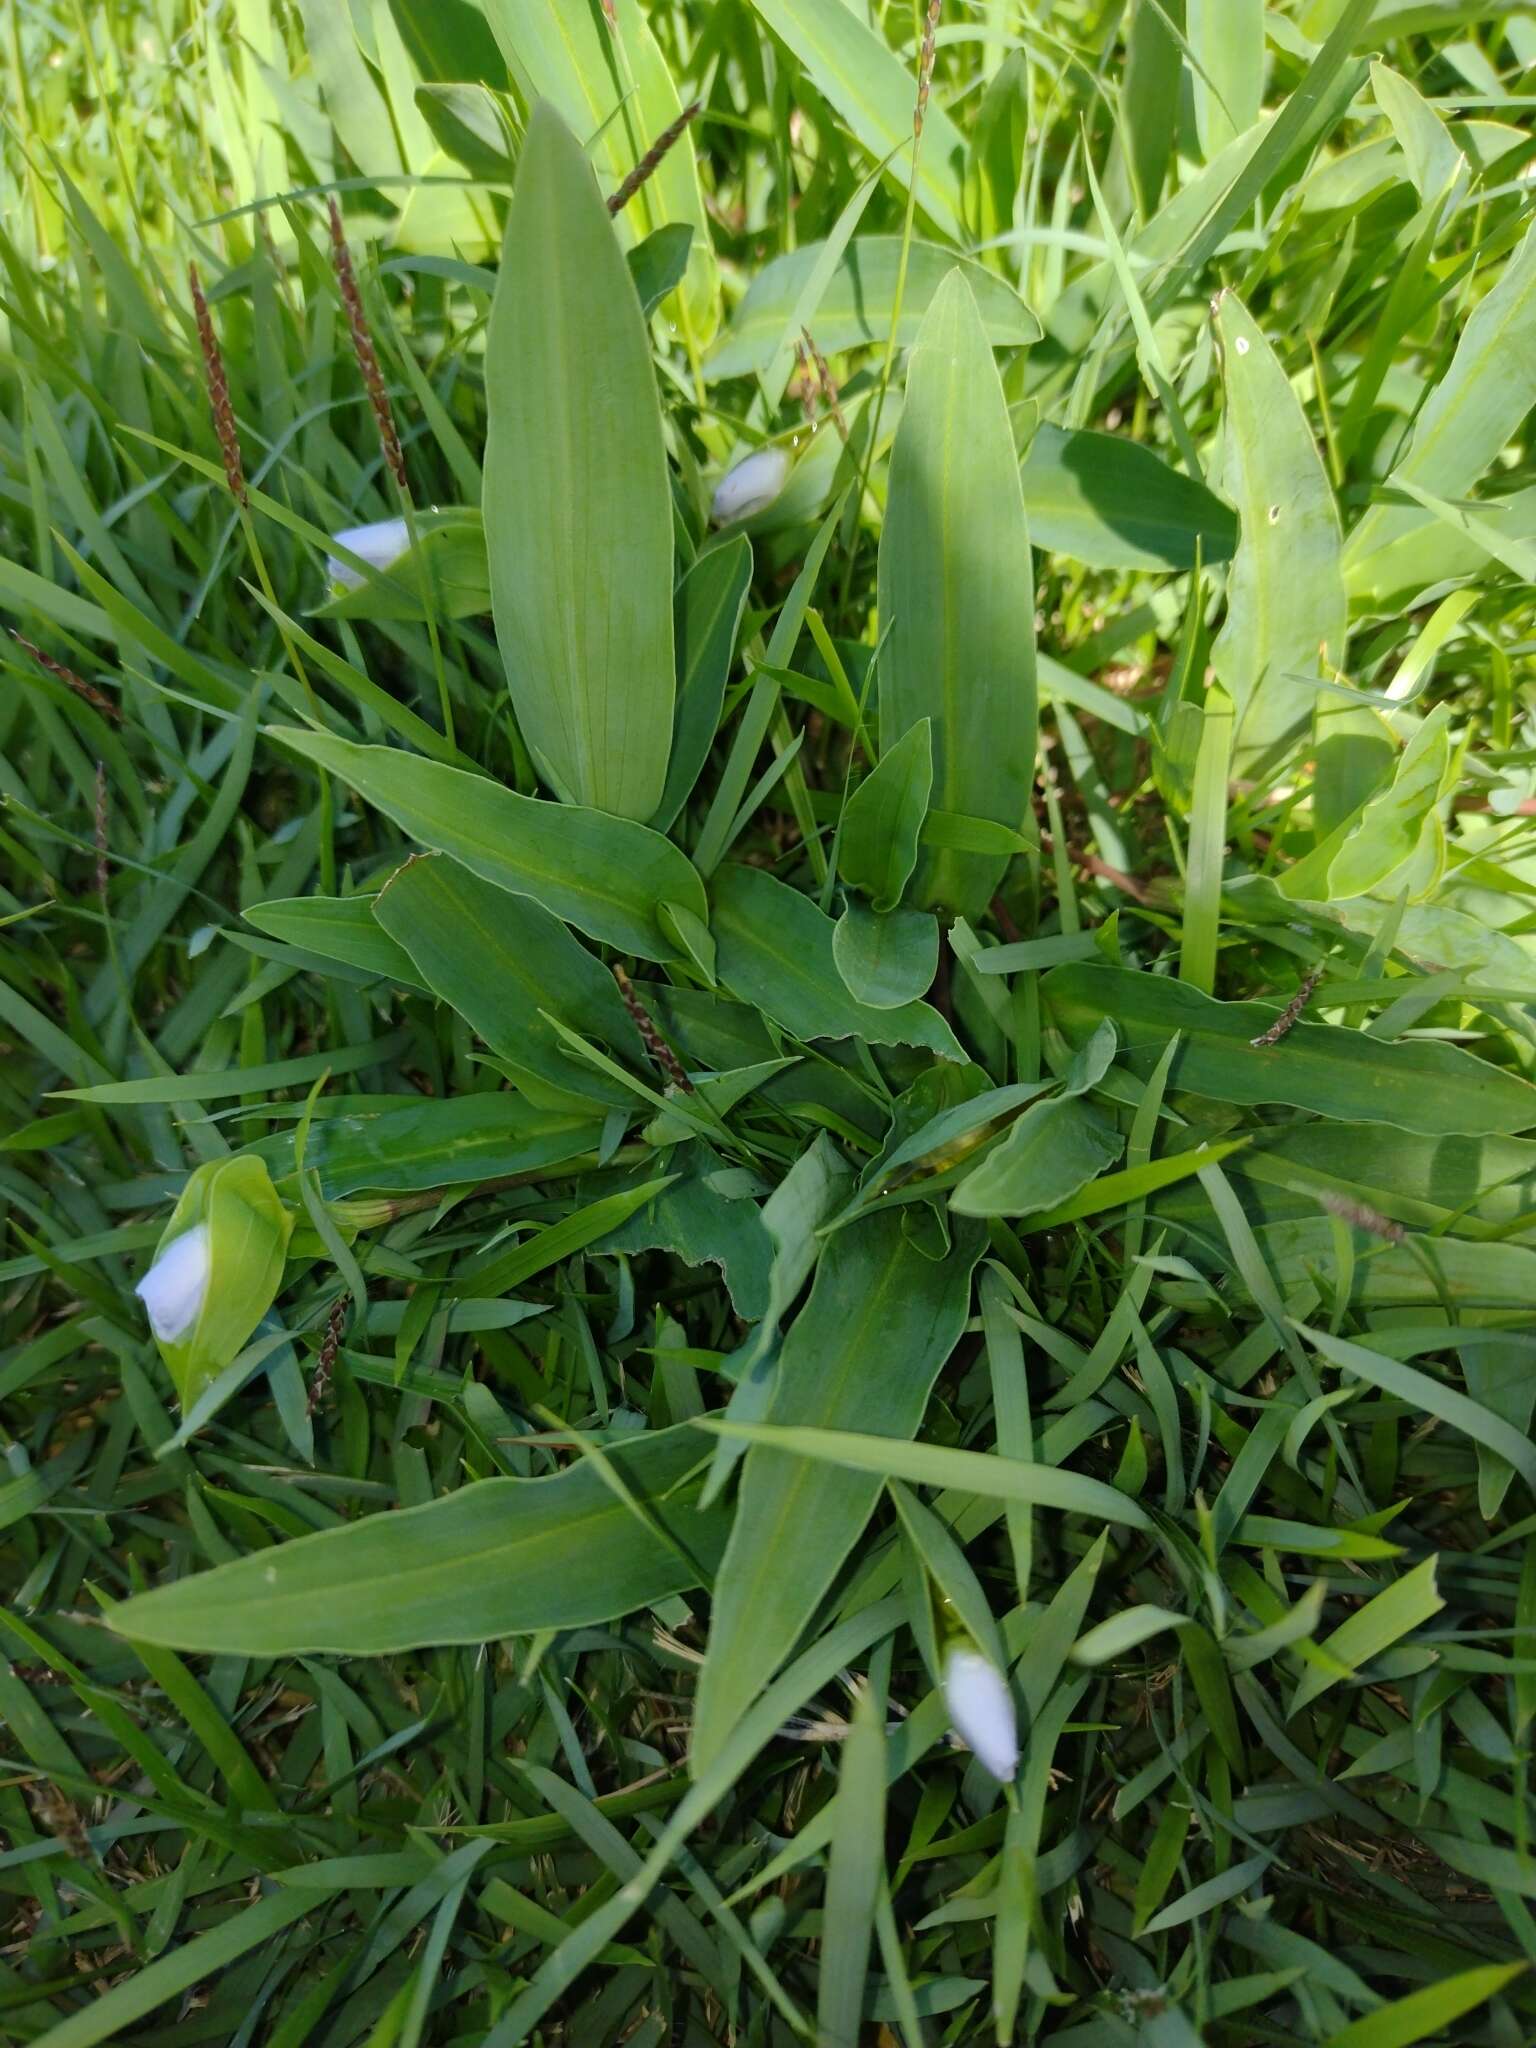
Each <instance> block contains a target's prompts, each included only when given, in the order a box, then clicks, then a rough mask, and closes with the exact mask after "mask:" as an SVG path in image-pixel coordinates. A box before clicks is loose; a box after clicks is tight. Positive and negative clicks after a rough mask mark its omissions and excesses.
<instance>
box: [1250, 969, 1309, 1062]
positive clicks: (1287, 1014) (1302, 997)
mask: <svg viewBox="0 0 1536 2048" xmlns="http://www.w3.org/2000/svg"><path fill="white" fill-rule="evenodd" d="M1322 978H1323V963H1322V961H1321V960H1319V961H1318V963H1317V965H1316V966H1315V967H1314V968H1313V969H1312V971H1311V973H1310V974H1308V976H1307V978H1306V980H1305V981H1304V982H1303V983H1302V984H1301V987H1300V988H1299V989H1297V991H1296V993H1295V995H1293V996H1292V997H1291V1000H1290V1001H1289V1002H1288V1003H1287V1004H1286V1006H1285V1008H1284V1009H1283V1010H1282V1011H1281V1012H1280V1014H1279V1016H1278V1017H1277V1018H1276V1019H1275V1021H1274V1023H1273V1024H1271V1025H1270V1027H1269V1029H1268V1030H1267V1031H1261V1032H1260V1033H1259V1035H1258V1037H1257V1038H1250V1039H1249V1041H1248V1043H1249V1044H1250V1045H1278V1044H1279V1043H1280V1041H1281V1039H1282V1038H1284V1037H1285V1035H1286V1033H1287V1032H1289V1031H1291V1030H1293V1029H1294V1028H1295V1026H1296V1024H1297V1022H1298V1020H1299V1019H1300V1016H1301V1013H1302V1011H1303V1010H1304V1009H1305V1008H1306V1007H1307V1005H1308V1003H1310V1002H1311V1000H1312V997H1313V994H1314V992H1315V991H1316V988H1317V984H1318V983H1319V982H1320V981H1321V980H1322Z"/></svg>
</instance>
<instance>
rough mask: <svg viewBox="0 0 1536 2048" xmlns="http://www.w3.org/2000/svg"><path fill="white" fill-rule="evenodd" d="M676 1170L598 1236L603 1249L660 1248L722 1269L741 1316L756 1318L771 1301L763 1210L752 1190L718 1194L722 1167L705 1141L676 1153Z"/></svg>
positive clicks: (770, 1250)
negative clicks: (656, 1191) (624, 1218)
mask: <svg viewBox="0 0 1536 2048" xmlns="http://www.w3.org/2000/svg"><path fill="white" fill-rule="evenodd" d="M672 1164H673V1168H674V1171H675V1172H676V1173H677V1176H678V1177H677V1179H675V1180H674V1181H673V1183H672V1185H671V1186H670V1187H669V1188H666V1189H665V1190H663V1192H662V1193H661V1194H659V1195H658V1196H657V1197H656V1199H655V1200H654V1201H652V1202H647V1203H646V1205H645V1206H644V1207H643V1208H642V1209H640V1210H638V1211H637V1212H636V1213H635V1214H634V1215H633V1216H631V1217H630V1218H629V1220H628V1222H626V1223H622V1224H620V1226H619V1228H618V1229H617V1230H615V1231H613V1232H611V1233H610V1234H609V1235H608V1236H606V1237H604V1238H601V1239H599V1240H598V1242H597V1246H596V1249H597V1250H598V1251H599V1252H603V1253H607V1252H640V1251H651V1250H654V1249H657V1248H660V1249H661V1250H664V1251H668V1252H671V1253H672V1254H673V1256H674V1257H676V1258H679V1259H682V1260H683V1261H684V1262H685V1264H687V1265H690V1266H702V1265H704V1264H706V1263H709V1264H713V1265H716V1266H718V1267H719V1268H720V1271H721V1274H722V1275H723V1277H724V1279H725V1284H726V1287H727V1289H728V1291H729V1293H730V1297H731V1304H732V1306H733V1307H734V1309H735V1311H736V1313H737V1315H739V1316H740V1317H741V1319H742V1320H743V1322H748V1323H755V1322H756V1321H757V1320H758V1319H759V1317H761V1316H762V1315H763V1314H764V1313H765V1312H766V1310H767V1308H768V1304H769V1286H768V1281H769V1270H770V1267H771V1265H772V1261H773V1242H772V1240H771V1239H770V1237H769V1235H768V1232H767V1230H766V1229H765V1228H764V1225H763V1214H762V1211H761V1209H759V1207H758V1205H757V1203H756V1202H755V1201H753V1200H752V1199H751V1197H750V1196H749V1195H746V1194H738V1195H734V1196H732V1195H726V1194H722V1193H721V1192H720V1182H721V1178H722V1166H721V1162H720V1160H719V1159H718V1158H717V1157H716V1155H715V1154H714V1153H713V1152H711V1151H710V1149H709V1147H708V1146H707V1145H705V1144H702V1143H698V1142H695V1143H693V1144H691V1145H689V1146H686V1147H683V1148H680V1149H679V1150H678V1151H677V1152H675V1153H673V1154H672Z"/></svg>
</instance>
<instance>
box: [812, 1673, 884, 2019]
mask: <svg viewBox="0 0 1536 2048" xmlns="http://www.w3.org/2000/svg"><path fill="white" fill-rule="evenodd" d="M884 1722H885V1701H884V1699H883V1697H881V1696H879V1695H877V1694H876V1692H875V1690H874V1687H873V1686H872V1685H870V1684H868V1683H866V1684H864V1685H861V1686H860V1687H859V1690H858V1693H857V1696H856V1697H855V1700H854V1705H853V1718H852V1720H851V1721H850V1722H849V1724H848V1737H847V1740H846V1741H845V1742H844V1744H843V1747H842V1762H841V1764H840V1766H839V1769H838V1774H837V1793H836V1797H835V1800H834V1806H835V1811H836V1819H837V1826H836V1830H835V1832H834V1834H833V1837H832V1851H831V1855H830V1856H829V1858H828V1861H827V1899H826V1907H825V1909H824V1912H823V1915H822V1953H821V1971H820V1977H819V1982H818V1986H817V1999H816V2039H817V2042H818V2044H819V2048H859V2042H860V2039H861V2038H862V2035H863V2017H864V1987H865V1981H866V1979H867V1977H868V1974H869V1943H870V1936H871V1934H872V1933H873V1931H874V1922H875V1903H876V1901H877V1899H878V1898H879V1896H880V1890H881V1886H882V1885H883V1883H884V1881H885V1726H884Z"/></svg>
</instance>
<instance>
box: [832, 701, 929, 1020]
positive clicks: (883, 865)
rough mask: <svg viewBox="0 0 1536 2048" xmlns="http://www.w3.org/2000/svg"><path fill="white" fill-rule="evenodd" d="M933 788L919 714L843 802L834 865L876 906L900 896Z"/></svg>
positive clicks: (925, 729)
mask: <svg viewBox="0 0 1536 2048" xmlns="http://www.w3.org/2000/svg"><path fill="white" fill-rule="evenodd" d="M932 788H933V723H932V720H931V719H927V718H920V719H918V721H917V723H916V724H915V725H912V726H909V727H908V729H907V730H906V731H905V732H904V733H903V734H902V736H901V738H900V739H899V740H896V741H895V742H894V743H893V744H892V745H890V746H888V747H887V748H886V750H885V752H884V753H883V754H882V755H881V756H880V759H879V760H878V761H877V762H876V763H875V766H874V767H873V768H872V769H871V771H870V772H869V774H868V775H866V776H865V778H864V780H863V781H862V782H861V783H860V784H859V786H858V788H857V789H856V790H855V791H854V792H853V795H852V796H851V797H849V799H848V802H847V804H846V805H845V806H844V809H843V822H842V826H841V828H840V830H839V832H838V835H837V871H838V873H839V874H840V875H841V876H842V878H843V880H844V881H845V882H846V883H848V885H849V887H850V888H854V889H862V890H863V891H864V893H865V895H866V896H868V898H869V900H870V902H871V904H872V905H873V906H874V908H875V909H876V910H894V909H895V908H896V906H897V904H898V903H899V902H900V901H901V892H902V890H903V889H905V887H906V886H907V881H908V878H909V876H910V875H911V873H912V870H913V868H915V867H916V865H917V846H918V837H919V835H920V833H921V832H922V829H923V820H924V818H925V817H926V816H927V815H928V797H929V793H930V791H931V790H932ZM927 985H928V984H927V983H926V982H925V983H924V984H923V986H924V988H926V987H927Z"/></svg>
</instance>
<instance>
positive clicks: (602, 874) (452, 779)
mask: <svg viewBox="0 0 1536 2048" xmlns="http://www.w3.org/2000/svg"><path fill="white" fill-rule="evenodd" d="M272 737H273V738H274V739H276V740H278V741H279V742H280V744H281V745H283V746H285V747H287V748H288V749H289V750H290V752H292V753H295V754H301V755H303V757H304V758H305V760H307V761H313V762H314V763H315V765H316V766H317V767H319V768H325V769H327V770H329V772H330V773H331V774H333V775H335V776H338V777H339V778H340V779H341V780H342V781H343V782H345V783H347V784H348V786H349V787H350V788H352V789H355V790H356V791H357V793H358V795H359V796H360V797H362V798H363V799H364V801H365V802H367V803H370V804H372V805H373V806H374V808H375V809H376V810H380V811H382V812H383V813H384V815H385V816H386V817H387V818H391V819H393V821H394V822H395V824H397V825H398V826H399V827H400V829H401V830H402V831H403V832H407V833H409V834H410V836H411V838H413V839H414V840H416V841H417V843H418V844H419V845H421V846H426V847H429V848H431V850H432V851H433V852H434V853H446V854H448V855H449V856H450V857H451V858H452V859H454V860H456V861H458V862H459V863H460V864H461V865H462V866H464V867H466V868H468V869H469V870H470V871H471V873H472V874H476V875H479V876H480V877H481V878H482V879H483V880H485V881H487V882H493V883H494V884H495V885H496V887H497V888H498V889H505V890H507V891H509V892H510V893H511V894H512V895H514V896H531V897H532V898H533V900H534V902H536V903H541V904H542V905H543V906H544V908H545V909H546V910H548V911H551V912H552V913H553V914H554V915H555V916H556V917H558V918H561V919H563V920H564V922H565V923H567V924H573V925H575V927H576V929H577V930H578V931H582V932H585V933H586V935H587V937H588V938H591V939H598V940H600V941H601V942H602V943H603V944H605V945H609V946H617V947H618V948H619V949H620V951H622V952H625V953H638V954H639V955H640V956H641V958H642V959H646V960H670V959H673V958H675V957H676V954H677V946H676V943H675V942H674V941H673V940H671V939H669V938H668V937H667V936H666V934H665V933H664V932H663V930H662V929H661V927H660V925H659V924H658V923H657V922H656V906H657V905H658V904H660V903H666V902H673V903H681V904H683V905H684V906H685V907H686V908H687V909H689V910H691V911H693V913H694V914H695V916H697V917H700V918H707V917H708V915H709V906H708V903H707V902H706V900H705V896H704V884H703V883H702V882H701V881H700V880H699V876H698V872H697V870H696V869H695V868H694V866H693V864H692V862H691V861H689V859H688V858H687V856H686V855H685V854H683V853H681V852H680V851H679V850H678V848H677V847H675V846H673V845H672V844H671V843H670V841H668V840H666V839H663V838H662V836H661V835H660V833H659V832H651V831H648V830H647V829H646V827H645V826H643V825H636V824H633V823H631V822H630V821H629V820H627V819H623V818H611V817H607V816H605V815H604V814H603V813H602V812H601V811H589V810H577V809H575V808H574V807H573V806H571V805H568V804H552V803H545V802H543V801H541V800H540V799H539V798H537V797H530V796H518V795H517V794H516V792H515V791H513V790H510V789H503V788H502V787H501V785H500V784H499V783H496V782H492V781H491V780H490V779H489V777H487V776H484V775H472V774H470V773H469V772H468V771H467V770H465V769H462V768H448V767H445V766H443V765H442V764H441V763H440V762H437V761H423V760H419V759H418V758H417V757H416V756H415V755H413V754H406V753H402V752H401V751H400V750H399V749H397V748H394V747H359V746H354V745H353V744H352V742H351V741H350V740H338V739H332V738H331V736H330V735H329V734H328V733H318V732H303V731H300V730H299V729H298V728H297V727H289V726H281V727H278V728H276V729H275V730H274V731H273V733H272Z"/></svg>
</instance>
